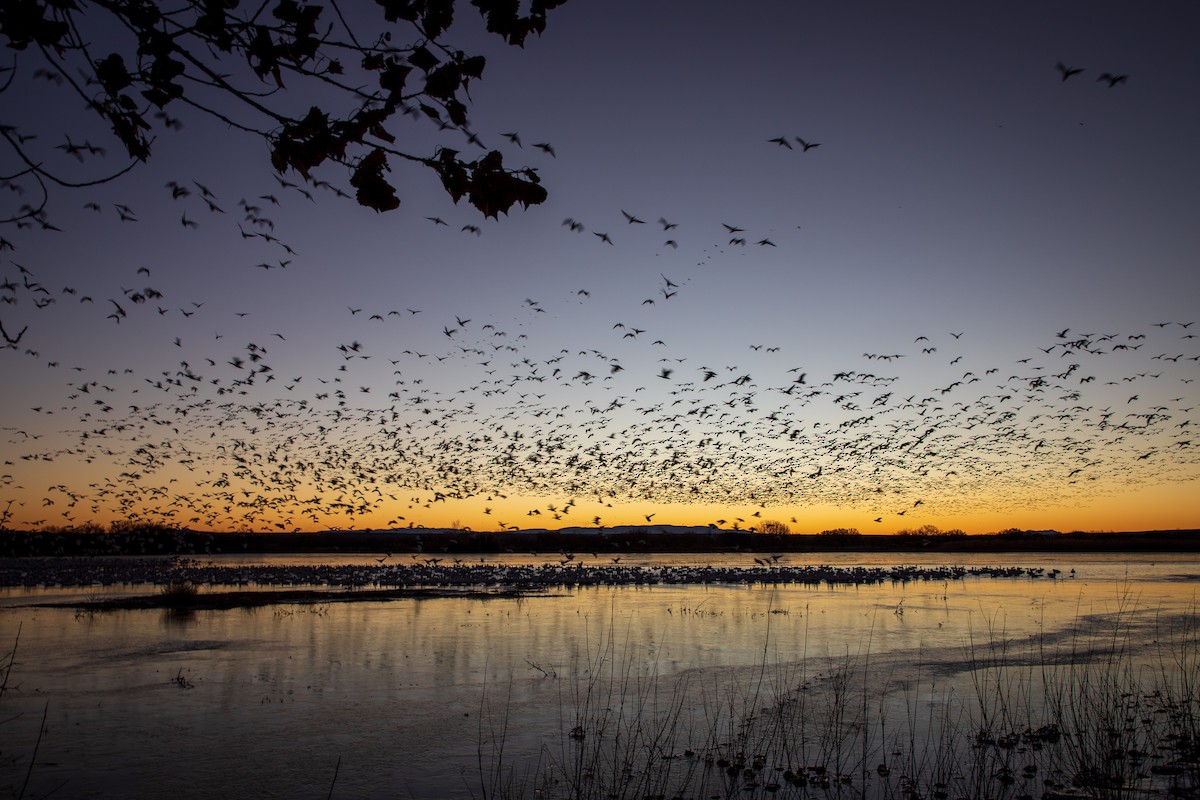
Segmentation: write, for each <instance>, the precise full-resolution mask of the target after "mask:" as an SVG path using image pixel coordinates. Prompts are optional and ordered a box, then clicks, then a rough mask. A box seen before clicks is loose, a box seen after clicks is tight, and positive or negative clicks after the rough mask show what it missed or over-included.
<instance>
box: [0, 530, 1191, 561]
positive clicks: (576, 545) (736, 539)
mask: <svg viewBox="0 0 1200 800" xmlns="http://www.w3.org/2000/svg"><path fill="white" fill-rule="evenodd" d="M915 551H923V552H924V551H928V552H946V553H1022V552H1033V553H1056V552H1062V553H1088V552H1096V553H1148V552H1200V531H1197V530H1172V531H1136V532H1106V533H1091V532H1072V533H1057V532H1045V531H1022V530H1018V529H1015V528H1014V529H1010V530H1007V531H1003V532H1001V533H995V534H985V535H977V536H919V535H913V534H912V533H899V534H893V535H870V536H862V535H857V536H856V535H840V536H839V535H828V534H764V533H756V532H753V531H744V530H743V531H734V530H722V529H714V528H691V527H675V526H648V527H634V526H629V527H624V528H610V529H604V530H600V529H589V528H567V529H563V530H524V531H507V532H502V533H500V532H480V531H468V530H455V529H441V528H411V529H405V530H396V531H322V532H318V533H210V532H204V531H192V530H187V529H176V528H170V527H165V526H158V525H131V524H124V525H114V526H113V527H112V529H110V530H107V531H106V530H104V529H102V528H99V527H96V526H90V527H88V528H81V529H74V530H69V529H58V530H54V529H48V530H41V531H4V532H0V557H2V558H14V557H25V556H41V557H45V556H64V557H65V556H106V555H114V556H115V555H126V556H128V555H135V556H136V555H200V554H234V553H277V554H284V553H389V554H394V555H395V556H402V555H403V556H409V555H412V556H417V557H425V558H427V557H437V556H440V555H442V554H447V553H455V554H462V553H475V554H502V553H513V554H535V555H545V556H547V557H561V556H562V555H563V554H579V556H580V557H581V558H587V557H588V556H591V555H592V554H595V557H604V558H606V559H611V558H613V557H620V555H621V554H622V553H714V554H716V553H738V552H745V553H793V554H794V553H825V552H830V553H833V552H862V553H889V552H896V553H904V552H915Z"/></svg>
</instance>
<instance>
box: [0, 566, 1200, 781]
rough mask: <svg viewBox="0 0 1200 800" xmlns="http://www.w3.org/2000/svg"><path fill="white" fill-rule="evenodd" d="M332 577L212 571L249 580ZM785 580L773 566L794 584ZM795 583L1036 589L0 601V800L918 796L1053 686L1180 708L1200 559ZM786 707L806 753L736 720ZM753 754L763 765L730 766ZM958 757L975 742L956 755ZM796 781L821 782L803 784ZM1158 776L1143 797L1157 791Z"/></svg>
mask: <svg viewBox="0 0 1200 800" xmlns="http://www.w3.org/2000/svg"><path fill="white" fill-rule="evenodd" d="M330 558H331V557H329V556H320V555H304V556H261V557H236V558H234V557H230V558H220V557H218V558H212V559H208V561H209V562H211V563H213V564H217V565H221V566H242V567H246V568H248V569H249V568H253V567H256V566H264V565H265V566H271V565H274V566H279V565H295V566H303V565H310V564H320V563H330ZM335 558H336V563H339V564H347V565H354V564H366V563H375V562H376V557H374V556H337V557H335ZM465 558H470V557H465ZM476 558H477V557H476ZM752 558H753V557H752V556H750V555H748V554H743V555H719V556H707V555H705V556H686V555H659V556H655V555H646V556H637V557H630V558H628V559H627V560H626V561H623V562H622V563H627V564H630V565H643V566H654V565H664V564H665V565H688V564H697V563H703V564H720V565H725V566H744V567H747V568H752V567H753V566H754V563H753V561H752ZM804 558H805V556H802V555H789V556H787V560H788V562H790V563H794V564H795V563H804ZM815 558H816V559H817V560H814V561H813V562H812V563H820V564H828V565H832V566H835V567H841V568H853V567H877V566H883V567H894V566H898V565H921V564H924V565H937V564H947V563H953V564H958V565H963V566H968V567H970V566H1024V567H1040V568H1044V569H1045V570H1046V571H1047V573H1049V571H1051V570H1057V571H1058V572H1057V576H1056V577H1055V578H1050V577H1046V576H1045V575H1042V576H1041V577H1019V578H989V577H966V578H962V579H959V580H946V581H900V582H887V583H880V584H865V585H829V584H821V585H816V586H814V585H807V584H806V585H799V584H770V583H766V582H760V583H750V584H741V585H733V584H720V585H702V586H695V585H652V586H651V585H643V586H590V587H586V588H570V587H551V588H549V589H547V590H546V591H545V592H543V593H539V594H536V595H533V596H522V597H512V596H497V597H491V598H480V597H470V598H466V597H463V598H459V597H438V598H433V599H404V600H394V601H385V602H375V601H361V602H336V603H335V602H331V603H327V604H326V603H317V604H306V605H300V604H285V605H271V606H265V607H260V608H254V609H237V610H224V611H196V612H189V613H178V612H171V611H164V610H161V609H158V610H138V611H131V610H122V611H104V612H92V611H77V610H75V609H72V608H33V607H30V606H29V604H30V603H35V602H44V601H47V600H65V599H70V598H79V597H99V596H111V595H120V594H129V593H135V592H146V593H151V592H153V591H154V589H153V587H146V586H107V587H105V586H89V587H82V588H70V587H43V588H36V589H25V588H6V589H0V654H6V653H7V652H8V651H9V650H10V649H11V647H12V645H13V643H14V642H17V649H16V658H15V663H14V664H13V665H12V669H11V674H10V675H9V679H8V686H7V691H6V693H5V694H4V695H3V697H2V698H0V720H5V721H4V722H2V723H0V725H2V727H0V731H2V735H0V740H2V741H3V742H4V744H3V746H2V747H0V794H2V793H4V792H5V791H11V792H12V793H13V794H14V795H16V794H17V793H18V792H19V791H20V789H21V786H22V785H23V784H24V782H25V781H26V774H27V772H28V774H29V778H28V780H29V784H28V787H27V790H26V792H25V793H26V796H32V797H36V796H42V795H45V794H51V793H52V794H53V796H55V797H72V798H73V797H78V798H90V797H96V798H99V797H131V796H137V797H144V798H172V800H180V799H181V798H193V797H195V798H200V797H214V796H238V797H243V798H274V797H289V798H290V797H318V796H320V797H324V796H327V795H329V794H330V793H331V794H332V796H333V797H354V798H362V797H369V798H384V797H388V798H391V797H482V796H485V795H486V796H495V795H497V794H500V795H503V794H506V793H507V794H509V795H519V796H532V795H534V794H535V793H536V794H539V796H542V795H544V796H555V794H556V793H559V794H562V793H565V792H568V789H569V788H570V787H571V786H572V785H574V789H572V790H571V791H573V792H574V794H575V795H577V796H590V795H588V793H587V792H582V791H580V787H581V785H582V784H579V783H578V782H579V781H580V780H584V781H587V782H589V783H587V784H586V785H587V786H588V787H597V786H599V785H600V782H601V779H602V778H603V776H604V774H605V773H606V771H608V772H613V771H614V770H615V771H617V772H620V771H621V770H625V771H626V772H629V771H630V769H631V766H630V765H631V764H633V763H634V762H637V763H643V762H644V763H645V764H650V761H648V760H647V759H652V760H653V761H654V762H655V763H657V764H660V765H661V764H665V765H668V766H669V767H670V769H671V773H670V775H668V776H665V777H663V776H658V777H655V778H653V779H646V780H645V781H643V783H642V784H638V785H637V789H638V791H639V792H642V793H643V794H644V793H646V792H649V793H650V794H655V792H650V791H649V790H650V789H651V788H655V787H657V788H658V789H661V790H663V791H661V792H658V793H664V794H666V795H667V796H670V794H671V793H673V792H674V791H680V792H681V793H682V794H684V795H685V796H691V795H690V794H688V792H691V791H693V790H694V791H695V792H701V791H703V795H702V796H712V795H714V794H716V795H717V796H727V795H730V794H731V793H733V792H734V791H735V788H736V791H737V796H759V794H761V796H768V795H776V796H784V794H786V790H791V791H793V792H799V791H801V790H800V789H798V788H797V787H798V786H800V784H799V783H798V780H800V779H802V778H803V779H804V780H805V781H807V782H806V783H805V784H804V785H805V786H807V787H808V789H807V790H811V789H812V787H813V786H817V785H819V781H818V775H819V776H820V778H821V780H823V781H825V782H826V783H828V782H829V779H828V778H827V777H825V776H826V770H828V774H829V775H844V776H846V777H845V778H844V779H843V780H845V781H846V783H845V784H844V786H845V787H847V788H846V791H848V792H850V793H851V794H856V793H857V794H869V793H870V792H877V793H882V794H886V791H885V789H886V787H887V786H888V785H890V784H889V781H892V782H893V783H894V781H893V776H891V775H889V773H890V771H891V770H890V769H889V768H888V767H887V765H888V763H889V759H891V760H892V761H897V760H899V761H900V762H904V763H907V764H908V765H909V766H910V769H909V770H908V771H909V772H913V771H916V768H917V767H918V766H920V764H922V763H925V762H923V761H922V759H928V758H930V756H928V755H927V752H928V750H929V746H930V745H931V743H936V742H935V740H936V739H937V737H939V736H942V737H945V736H947V735H948V732H950V731H957V732H958V733H964V732H966V731H968V729H969V731H970V732H971V733H972V735H975V734H977V728H978V723H979V721H978V720H977V719H975V718H974V717H971V718H968V717H965V716H963V714H965V713H967V712H965V711H964V710H963V708H964V707H965V708H968V709H973V711H972V712H971V713H974V714H978V713H982V714H984V716H988V715H991V717H992V718H993V721H994V720H995V719H996V718H998V717H1003V720H1001V721H1002V722H1004V724H1009V723H1012V724H1013V725H1015V724H1017V721H1018V720H1017V718H1018V717H1019V716H1020V715H1024V716H1023V717H1021V719H1020V722H1021V727H1023V728H1024V730H1025V731H1026V741H1025V742H1024V745H1023V746H1024V747H1026V749H1028V747H1029V746H1030V744H1031V741H1032V740H1029V738H1028V737H1029V734H1028V731H1031V730H1036V729H1038V727H1039V726H1038V725H1034V724H1032V723H1034V722H1039V724H1040V723H1041V722H1042V721H1043V718H1046V719H1048V718H1049V717H1047V716H1045V715H1047V714H1050V713H1051V711H1053V710H1054V709H1053V708H1048V707H1047V703H1046V701H1045V700H1044V698H1043V697H1042V695H1044V694H1045V692H1042V691H1041V689H1040V688H1039V687H1042V688H1044V687H1045V686H1046V685H1048V684H1049V685H1053V686H1055V687H1057V689H1058V690H1059V691H1060V692H1061V691H1062V690H1063V682H1064V679H1069V680H1068V681H1067V682H1069V683H1071V685H1072V686H1074V685H1075V684H1079V683H1081V682H1082V681H1081V676H1086V675H1090V674H1091V672H1089V670H1090V669H1091V667H1092V666H1094V665H1097V664H1098V665H1099V669H1100V674H1107V675H1110V676H1112V675H1117V674H1120V675H1121V676H1125V677H1127V678H1128V679H1129V680H1134V681H1137V682H1139V683H1138V685H1139V686H1140V685H1142V684H1141V683H1140V681H1142V680H1143V677H1142V673H1143V672H1144V673H1146V675H1148V676H1149V677H1147V678H1144V680H1150V679H1152V678H1153V677H1154V676H1155V675H1157V676H1158V679H1160V680H1164V681H1167V682H1168V683H1171V682H1173V681H1182V684H1180V685H1183V686H1189V685H1190V686H1194V681H1195V677H1196V676H1195V667H1194V664H1191V663H1186V664H1184V665H1182V667H1181V665H1180V664H1179V663H1178V662H1179V659H1178V658H1176V654H1177V653H1178V651H1179V648H1180V647H1183V648H1189V647H1194V646H1195V629H1194V627H1193V626H1192V622H1193V621H1194V620H1195V617H1196V615H1195V609H1196V593H1197V589H1198V588H1200V558H1198V557H1196V556H1192V555H1183V556H1176V555H1170V554H1160V555H1138V556H1132V557H1121V556H1114V555H1106V554H1072V555H1070V556H1055V555H1051V556H1049V557H1047V556H1044V555H1041V554H1038V555H1026V554H1005V555H1003V556H995V555H992V556H989V555H987V554H981V555H974V554H972V555H961V556H959V555H955V556H948V557H946V556H942V557H932V556H930V555H928V554H917V553H902V554H892V555H888V554H883V555H881V554H867V555H866V556H865V557H864V555H863V554H817V555H816V556H815ZM947 558H948V559H950V560H947ZM488 559H489V561H504V560H505V559H507V560H508V562H510V563H513V564H534V565H537V564H542V563H546V562H547V561H548V558H547V557H545V556H542V557H536V556H530V555H524V556H518V555H508V556H501V557H493V556H489V557H488ZM18 632H19V642H18V641H17V640H18ZM1114 653H1115V655H1114ZM1172 664H1174V666H1171V665H1172ZM1076 670H1077V671H1076ZM1047 675H1049V676H1050V680H1049V681H1047ZM1104 688H1105V691H1107V690H1108V689H1109V688H1112V687H1104ZM1071 691H1074V689H1071ZM1039 692H1041V694H1039ZM1126 693H1128V692H1126ZM1035 695H1036V696H1035ZM1057 699H1058V705H1057V706H1056V708H1057V710H1058V711H1059V712H1060V713H1061V711H1062V707H1063V702H1062V701H1063V697H1062V696H1061V695H1058V696H1057ZM1068 699H1069V698H1068ZM806 704H807V705H806ZM1001 705H1003V706H1004V708H1003V709H1001V708H1000V706H1001ZM1051 705H1053V704H1051ZM1076 705H1077V704H1076ZM1009 706H1011V708H1010V707H1009ZM1017 706H1020V709H1021V710H1020V711H1019V713H1018V711H1017V710H1016V708H1017ZM789 708H791V709H801V710H803V714H802V716H803V719H805V720H808V722H807V723H805V724H809V726H810V727H808V728H806V729H805V730H806V731H807V732H806V733H804V734H803V735H799V734H797V733H795V730H799V729H789V732H788V733H787V734H786V736H784V735H782V734H778V733H775V734H772V733H770V732H769V731H768V732H765V733H764V732H763V731H761V730H754V731H751V729H752V728H754V727H755V725H756V723H755V721H754V719H755V718H757V719H759V720H766V719H768V718H772V719H775V720H776V721H777V722H778V720H780V719H783V718H784V715H787V714H791V716H789V717H788V718H789V719H791V720H792V724H795V723H796V720H797V719H799V718H800V717H798V716H797V713H798V712H795V711H792V712H789V711H786V709H789ZM768 712H769V713H768ZM1144 713H1149V712H1144ZM43 714H44V716H45V722H44V727H43V726H42V720H43ZM830 714H837V715H841V716H840V717H837V718H831V717H829V716H828V715H830ZM771 715H774V717H772V716H771ZM952 715H953V716H952ZM1035 717H1036V719H1035ZM748 718H749V719H748ZM818 723H819V724H818ZM39 729H40V730H41V731H42V733H41V735H40V737H39ZM650 730H653V731H654V736H653V737H650V736H649V734H648V733H647V731H650ZM831 731H837V732H838V733H837V735H836V736H835V735H832V734H831V733H830V732H831ZM839 737H840V739H839ZM601 742H603V744H600V743H601ZM751 742H757V744H756V745H755V747H757V748H758V750H761V751H762V752H751V751H752V750H753V749H754V748H752V747H751V745H750V743H751ZM922 743H924V744H922ZM1032 743H1033V744H1037V742H1036V741H1033V742H1032ZM1018 746H1021V745H1017V746H1011V747H1009V748H1008V750H1009V751H1012V752H1013V753H1015V752H1016V749H1017V747H1018ZM1039 746H1040V745H1039ZM626 747H629V748H631V749H628V750H622V748H626ZM35 748H36V757H35V755H34V751H35ZM589 748H598V749H596V750H591V749H589ZM982 749H987V748H982ZM993 749H996V752H997V753H1000V754H1001V755H1004V753H1005V752H1006V751H1004V750H1003V749H1002V748H993ZM1130 749H1131V750H1132V749H1133V748H1130ZM980 750H981V748H980V746H979V745H978V743H976V744H975V749H974V750H973V751H971V752H976V753H977V752H979V751H980ZM635 751H636V752H635ZM622 753H623V755H621V754H622ZM739 753H740V758H741V759H742V763H739V761H738V758H739ZM923 753H926V755H922V754H923ZM972 757H974V756H972ZM997 757H998V756H997ZM818 758H819V759H821V760H822V761H823V762H825V763H822V764H819V765H818V764H813V763H810V762H812V761H813V760H814V759H818ZM1013 758H1018V756H1017V755H1013ZM1029 758H1031V756H1028V755H1026V760H1028V759H1029ZM638 759H641V761H638ZM756 759H757V760H756ZM31 760H33V768H32V770H29V766H30V762H31ZM585 760H586V761H587V763H584V761H585ZM785 761H786V762H787V763H784V762H785ZM618 762H621V763H618ZM929 763H934V762H929ZM651 766H653V765H651ZM1031 766H1036V765H1035V764H1032V763H1027V764H1024V765H1023V768H1024V769H1026V770H1028V768H1029V767H1031ZM817 767H820V770H819V771H818V770H817ZM634 768H635V769H636V765H635V766H634ZM739 768H740V774H739V775H736V776H735V775H732V774H728V773H730V770H731V769H732V770H733V771H735V772H737V771H739ZM805 768H807V769H809V770H810V772H808V773H803V769H805ZM653 769H656V770H659V771H660V772H661V771H662V770H663V769H665V768H663V767H661V766H653ZM989 769H992V768H991V767H989ZM722 770H723V771H724V772H722ZM797 770H799V772H798V771H797ZM1162 770H1166V767H1165V766H1164V767H1162ZM1162 770H1160V771H1159V772H1156V773H1155V775H1159V774H1160V773H1161V774H1162V775H1167V774H1168V773H1167V772H1163V771H1162ZM752 773H753V774H752ZM726 774H728V775H727V776H726V777H712V776H713V775H726ZM772 774H773V775H775V776H776V777H775V778H772V777H771V775H772ZM1014 774H1015V775H1016V776H1017V777H1016V778H1014V780H1013V782H1012V783H1009V784H1005V786H1011V787H1012V791H1013V792H1015V793H1017V794H1020V790H1021V789H1022V787H1023V786H1025V785H1026V784H1028V785H1029V786H1032V785H1033V783H1035V782H1036V783H1037V786H1038V791H1039V792H1041V791H1042V790H1043V786H1042V784H1043V782H1044V781H1046V780H1047V778H1046V774H1045V772H1042V773H1038V774H1037V775H1036V777H1035V776H1034V775H1033V774H1032V773H1021V772H1020V771H1017V772H1016V773H1014ZM1146 774H1147V775H1149V774H1150V773H1146ZM706 775H707V776H708V777H705V776H706ZM805 775H807V777H805ZM580 776H583V777H582V778H581V777H580ZM780 776H791V778H796V780H791V781H790V782H789V781H787V780H784V779H783V777H780ZM1171 777H1172V779H1177V777H1176V776H1171ZM789 780H790V778H789ZM1022 780H1024V781H1025V783H1022ZM571 781H575V782H576V783H575V784H571ZM647 781H648V782H647ZM655 781H657V783H655ZM731 781H742V783H741V784H739V785H738V786H737V787H733V785H732V784H731V783H730V782H731ZM652 783H653V786H651V784H652ZM833 783H834V785H835V787H836V785H837V783H838V781H837V780H835V781H834V782H833ZM751 784H752V785H751ZM868 785H869V786H871V787H874V788H872V789H870V791H868ZM631 786H632V785H630V786H626V789H628V790H630V791H632V788H631ZM681 786H682V787H684V790H686V791H684V790H681V789H680V788H679V787H681ZM713 787H718V788H716V789H714V788H713ZM781 790H784V794H777V793H779V792H780V791H781ZM826 790H828V788H826ZM589 791H590V788H589ZM935 791H936V790H935ZM1064 791H1067V793H1068V795H1069V791H1068V790H1067V789H1064ZM756 793H759V794H756ZM762 793H765V794H762ZM628 796H633V795H632V794H628ZM697 796H701V795H699V794H697ZM796 796H799V795H796ZM881 796H882V795H881Z"/></svg>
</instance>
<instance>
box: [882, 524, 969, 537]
mask: <svg viewBox="0 0 1200 800" xmlns="http://www.w3.org/2000/svg"><path fill="white" fill-rule="evenodd" d="M896 535H897V536H924V537H933V536H937V537H942V538H952V539H953V538H958V537H962V536H966V535H967V534H966V532H965V531H963V530H962V529H961V528H952V529H950V530H948V531H944V530H942V529H941V528H939V527H938V526H937V525H922V526H921V527H919V528H902V529H901V530H898V531H896Z"/></svg>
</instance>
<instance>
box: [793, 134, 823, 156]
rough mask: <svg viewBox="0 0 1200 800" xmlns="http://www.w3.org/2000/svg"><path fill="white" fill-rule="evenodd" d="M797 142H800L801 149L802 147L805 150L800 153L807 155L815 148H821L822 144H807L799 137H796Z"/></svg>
mask: <svg viewBox="0 0 1200 800" xmlns="http://www.w3.org/2000/svg"><path fill="white" fill-rule="evenodd" d="M796 141H797V142H799V143H800V147H802V148H803V149H802V150H801V151H800V152H802V153H807V152H808V151H809V150H812V149H813V148H814V147H820V146H821V143H820V142H806V141H804V140H803V139H801V138H800V137H799V136H797V137H796Z"/></svg>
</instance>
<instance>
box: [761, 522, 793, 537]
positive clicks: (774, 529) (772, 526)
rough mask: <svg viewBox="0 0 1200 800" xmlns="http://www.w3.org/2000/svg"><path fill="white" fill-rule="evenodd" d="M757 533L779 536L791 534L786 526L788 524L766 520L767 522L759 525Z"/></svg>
mask: <svg viewBox="0 0 1200 800" xmlns="http://www.w3.org/2000/svg"><path fill="white" fill-rule="evenodd" d="M758 532H759V533H768V534H777V535H779V534H785V533H791V532H792V529H791V528H790V527H789V526H788V524H787V523H786V522H780V521H779V520H777V519H767V520H763V523H762V525H760V526H759V528H758Z"/></svg>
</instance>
